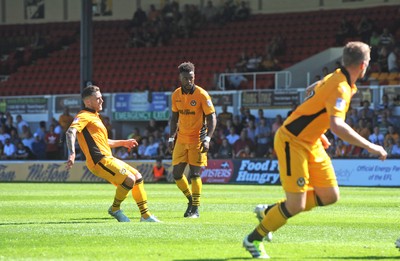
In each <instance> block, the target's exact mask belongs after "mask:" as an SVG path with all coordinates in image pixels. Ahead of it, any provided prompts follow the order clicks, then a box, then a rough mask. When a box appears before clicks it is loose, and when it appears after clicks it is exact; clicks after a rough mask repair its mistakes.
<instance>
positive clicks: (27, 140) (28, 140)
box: [22, 129, 35, 151]
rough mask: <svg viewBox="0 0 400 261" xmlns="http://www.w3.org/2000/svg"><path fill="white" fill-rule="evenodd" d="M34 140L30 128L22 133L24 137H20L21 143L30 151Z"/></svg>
mask: <svg viewBox="0 0 400 261" xmlns="http://www.w3.org/2000/svg"><path fill="white" fill-rule="evenodd" d="M34 141H35V138H34V137H33V135H32V132H31V130H30V129H28V131H27V132H25V133H24V137H23V138H22V143H23V144H24V145H25V146H27V147H28V148H29V149H30V150H31V151H32V143H33V142H34Z"/></svg>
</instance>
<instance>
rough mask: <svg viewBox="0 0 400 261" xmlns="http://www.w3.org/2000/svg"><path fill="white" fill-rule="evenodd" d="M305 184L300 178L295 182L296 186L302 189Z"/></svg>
mask: <svg viewBox="0 0 400 261" xmlns="http://www.w3.org/2000/svg"><path fill="white" fill-rule="evenodd" d="M305 184H306V181H305V180H304V178H303V177H301V178H299V179H298V180H297V185H298V186H299V187H304V185H305Z"/></svg>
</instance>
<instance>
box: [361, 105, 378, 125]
mask: <svg viewBox="0 0 400 261" xmlns="http://www.w3.org/2000/svg"><path fill="white" fill-rule="evenodd" d="M362 106H363V107H362V108H361V109H360V110H359V112H358V118H359V119H364V120H367V121H369V122H371V123H373V122H374V118H375V112H374V110H373V109H371V108H370V103H369V101H367V100H364V101H363V102H362Z"/></svg>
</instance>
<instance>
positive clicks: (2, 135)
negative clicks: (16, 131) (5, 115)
mask: <svg viewBox="0 0 400 261" xmlns="http://www.w3.org/2000/svg"><path fill="white" fill-rule="evenodd" d="M10 138H11V136H10V134H8V133H7V132H6V125H4V124H3V125H1V126H0V142H1V143H3V144H5V143H6V139H10Z"/></svg>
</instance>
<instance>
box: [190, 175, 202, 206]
mask: <svg viewBox="0 0 400 261" xmlns="http://www.w3.org/2000/svg"><path fill="white" fill-rule="evenodd" d="M202 187H203V182H202V181H201V178H200V177H196V178H192V199H193V201H192V205H193V206H200V195H201V189H202Z"/></svg>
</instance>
